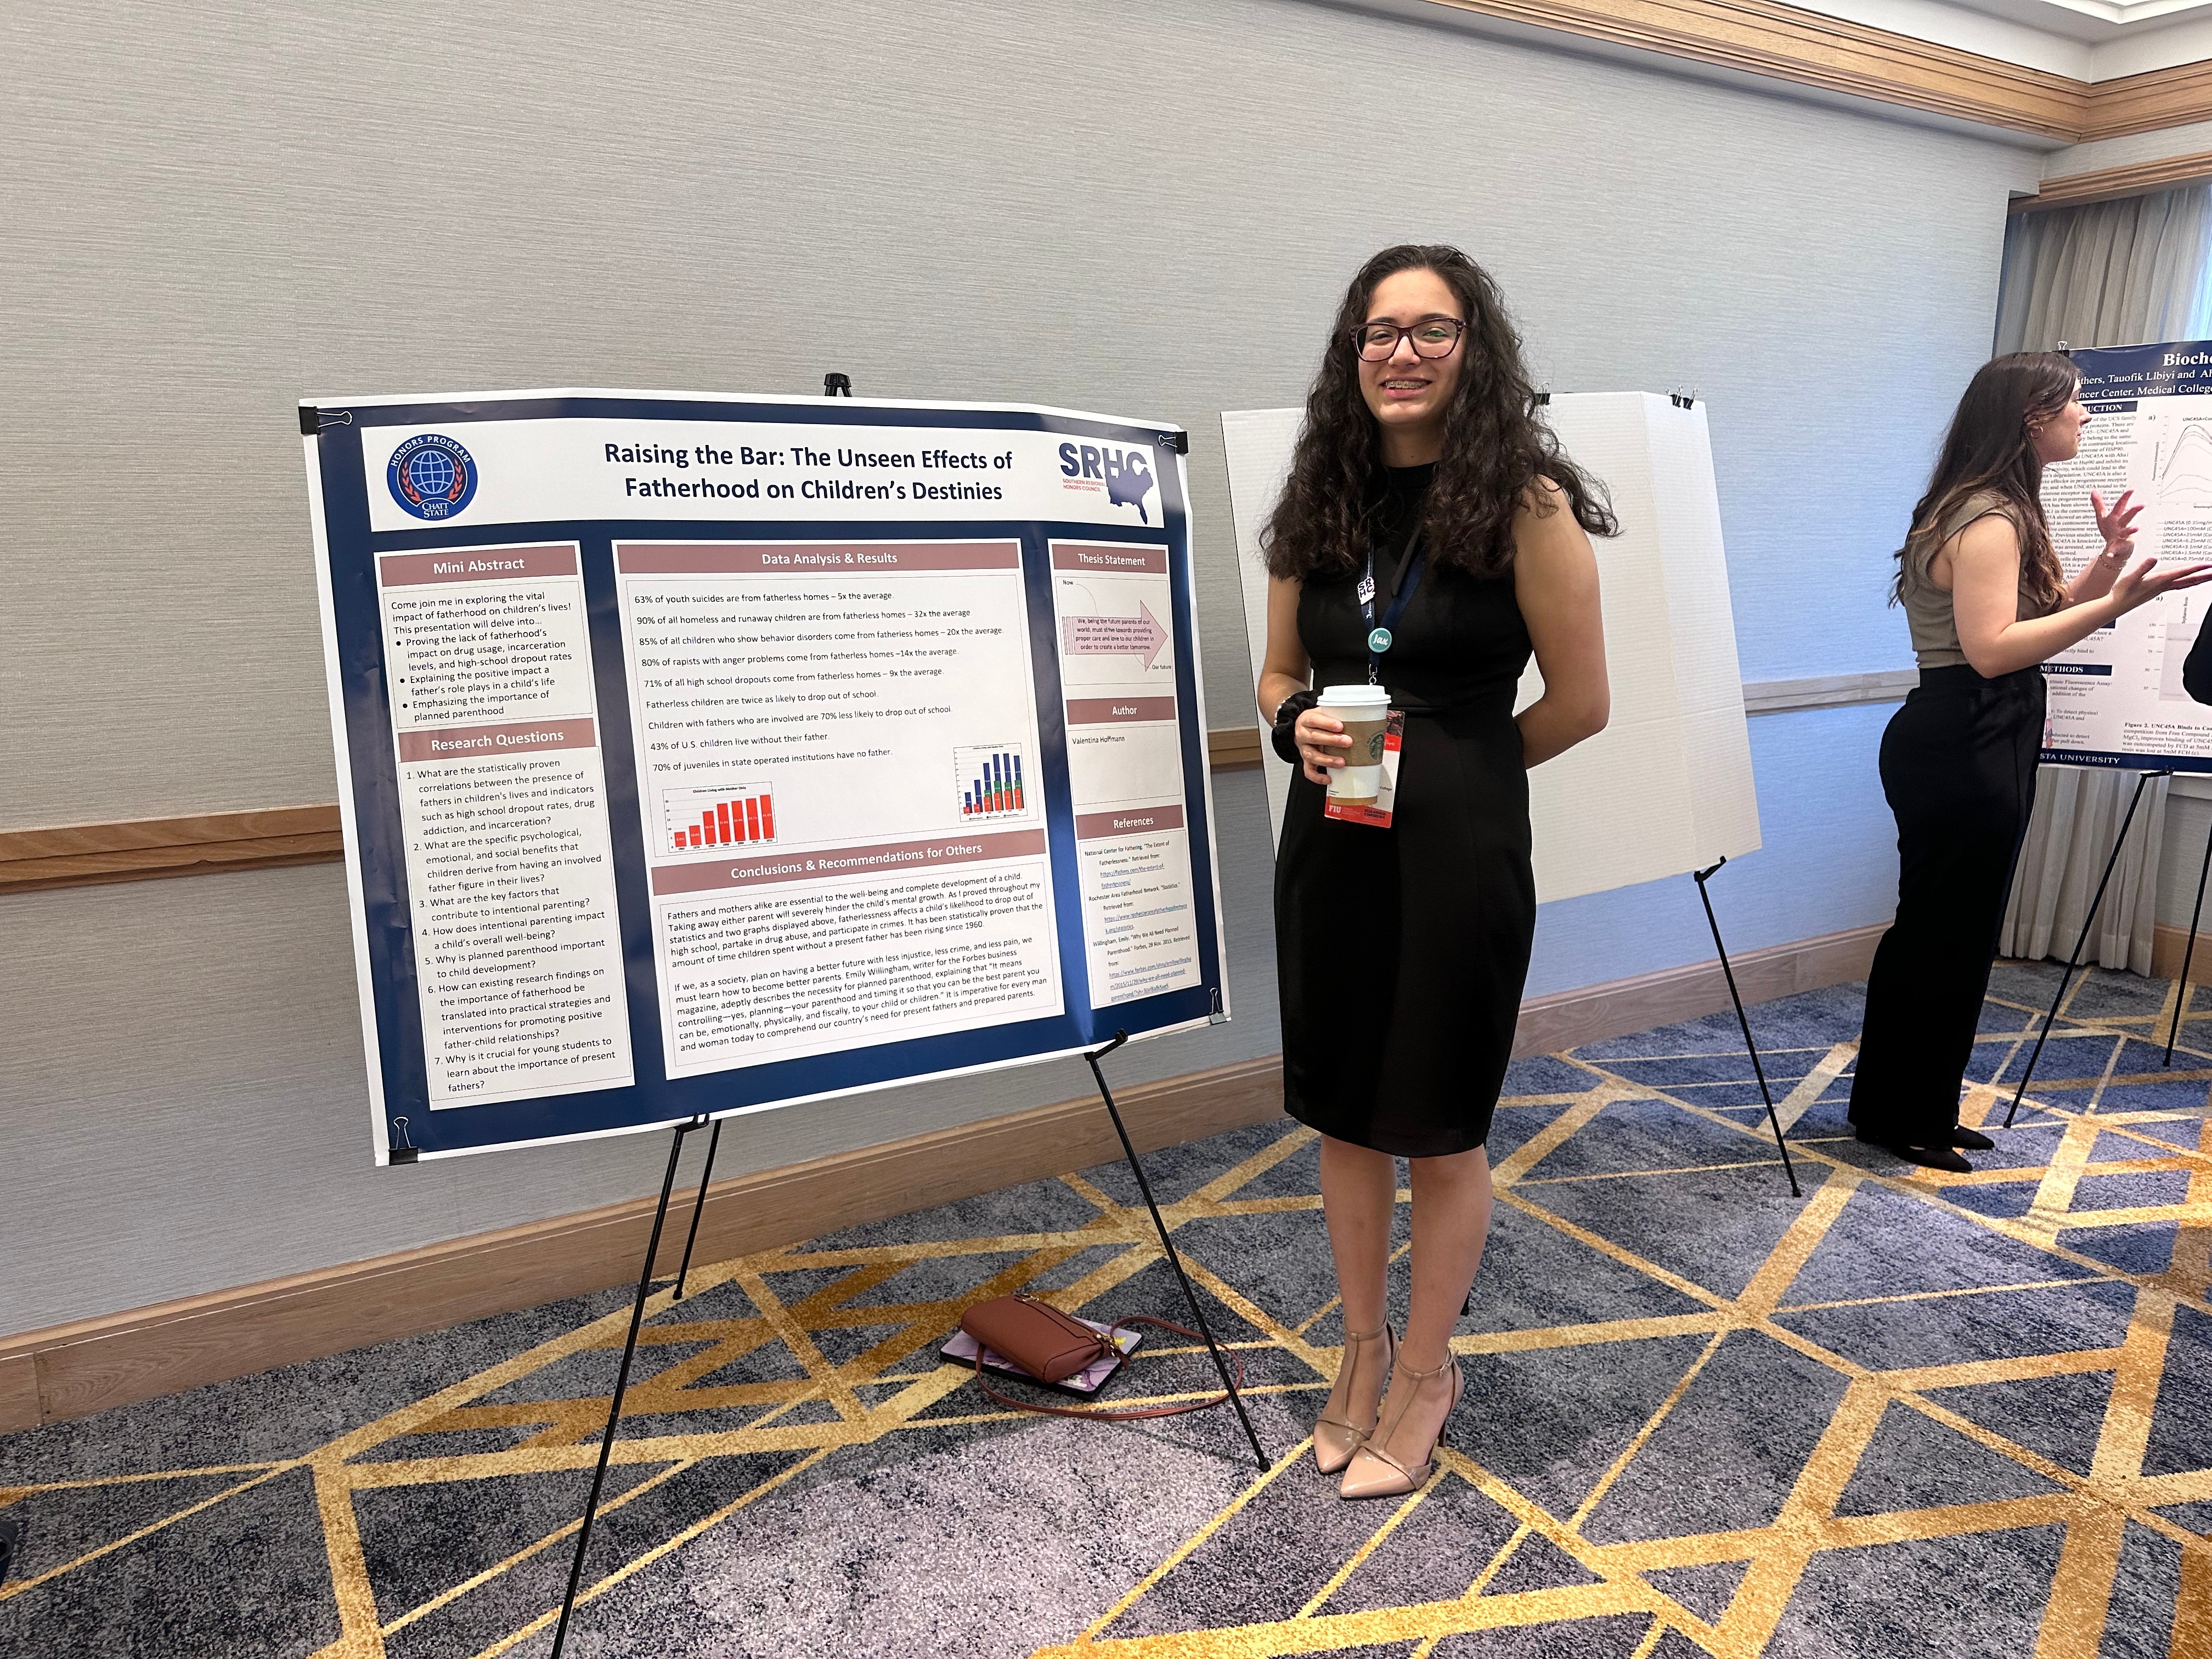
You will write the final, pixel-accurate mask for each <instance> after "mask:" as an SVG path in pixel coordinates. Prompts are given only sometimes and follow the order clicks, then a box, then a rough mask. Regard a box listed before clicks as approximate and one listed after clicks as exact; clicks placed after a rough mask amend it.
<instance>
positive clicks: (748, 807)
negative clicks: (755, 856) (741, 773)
mask: <svg viewBox="0 0 2212 1659" xmlns="http://www.w3.org/2000/svg"><path fill="white" fill-rule="evenodd" d="M660 810H661V815H662V819H663V834H664V835H665V836H666V837H667V839H666V840H665V841H664V842H662V843H661V845H662V846H663V848H665V849H666V850H668V851H670V852H676V853H687V852H690V851H691V850H692V849H693V848H704V847H747V846H750V845H751V844H752V843H753V842H771V841H774V840H775V795H774V793H772V792H771V791H770V790H769V787H767V786H766V785H765V784H763V785H758V786H752V785H743V786H736V787H729V788H724V789H671V790H669V791H668V792H667V793H665V794H663V795H662V796H661V798H660Z"/></svg>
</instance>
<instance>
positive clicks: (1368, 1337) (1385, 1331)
mask: <svg viewBox="0 0 2212 1659" xmlns="http://www.w3.org/2000/svg"><path fill="white" fill-rule="evenodd" d="M1389 1334H1390V1328H1389V1326H1388V1325H1383V1326H1379V1327H1377V1328H1376V1329H1374V1330H1371V1331H1346V1333H1345V1334H1344V1340H1346V1341H1347V1342H1372V1341H1374V1340H1376V1338H1377V1337H1383V1336H1388V1335H1389Z"/></svg>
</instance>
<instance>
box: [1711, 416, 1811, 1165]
mask: <svg viewBox="0 0 2212 1659" xmlns="http://www.w3.org/2000/svg"><path fill="white" fill-rule="evenodd" d="M1682 407H1683V408H1685V409H1687V408H1688V407H1689V405H1688V404H1683V405H1682ZM1727 862H1728V860H1726V859H1723V860H1721V864H1726V863H1727ZM1721 864H1712V865H1708V866H1705V868H1704V869H1702V870H1693V871H1692V872H1690V876H1691V879H1692V880H1693V881H1695V882H1696V883H1697V884H1698V897H1699V899H1700V900H1702V901H1703V902H1704V904H1705V926H1707V927H1710V928H1711V929H1712V930H1713V949H1714V950H1716V951H1719V952H1720V958H1721V973H1722V975H1723V976H1724V977H1725V978H1726V979H1727V981H1728V987H1729V1001H1731V1002H1733V1003H1735V1023H1736V1024H1738V1025H1741V1027H1743V1046H1744V1048H1745V1049H1746V1050H1747V1052H1748V1053H1749V1054H1750V1055H1751V1069H1752V1071H1753V1073H1754V1074H1756V1075H1757V1077H1758V1079H1759V1098H1760V1099H1762V1100H1764V1101H1765V1103H1766V1121H1768V1122H1769V1123H1771V1124H1772V1125H1773V1126H1774V1144H1775V1146H1776V1147H1777V1148H1778V1149H1779V1150H1780V1152H1781V1153H1782V1170H1783V1173H1784V1174H1785V1175H1787V1176H1789V1177H1790V1197H1792V1198H1802V1197H1804V1196H1805V1189H1804V1188H1802V1187H1800V1186H1799V1185H1798V1184H1797V1166H1796V1164H1793V1163H1791V1162H1790V1143H1789V1142H1788V1141H1787V1140H1785V1139H1783V1137H1782V1119H1781V1118H1780V1117H1779V1116H1778V1115H1777V1114H1776V1112H1775V1110H1774V1091H1772V1090H1771V1089H1770V1088H1768V1087H1767V1086H1766V1067H1765V1066H1762V1065H1760V1064H1759V1044H1758V1043H1756V1042H1753V1041H1752V1036H1751V1017H1750V1016H1749V1015H1747V1014H1746V1013H1745V1012H1744V1011H1743V994H1742V993H1741V992H1740V991H1738V990H1737V989H1736V988H1735V969H1733V968H1731V967H1729V959H1728V946H1726V945H1723V944H1722V943H1721V924H1720V919H1719V918H1718V917H1717V916H1716V915H1714V914H1713V896H1712V895H1711V893H1708V892H1707V891H1706V890H1705V884H1706V882H1708V881H1710V880H1711V879H1712V878H1713V876H1714V875H1715V873H1716V872H1718V871H1719V869H1720V867H1721Z"/></svg>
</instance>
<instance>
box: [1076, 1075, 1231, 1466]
mask: <svg viewBox="0 0 2212 1659" xmlns="http://www.w3.org/2000/svg"><path fill="white" fill-rule="evenodd" d="M1128 1040H1129V1034H1128V1033H1127V1031H1116V1032H1115V1033H1114V1040H1113V1041H1112V1042H1109V1043H1108V1044H1107V1045H1106V1046H1105V1047H1104V1048H1097V1049H1094V1050H1092V1051H1091V1053H1089V1054H1085V1055H1084V1059H1085V1060H1088V1061H1089V1062H1090V1063H1091V1076H1092V1077H1093V1078H1095V1079H1097V1083H1098V1095H1099V1098H1100V1099H1102V1100H1103V1101H1104V1102H1105V1103H1106V1115H1107V1116H1109V1117H1110V1118H1112V1119H1113V1120H1114V1133H1115V1134H1117V1135H1119V1136H1120V1137H1121V1153H1122V1156H1123V1157H1125V1158H1127V1159H1128V1160H1129V1173H1130V1174H1132V1175H1133V1176H1136V1177H1137V1190H1138V1191H1139V1192H1140V1193H1142V1194H1144V1195H1145V1207H1146V1209H1147V1210H1150V1211H1151V1212H1152V1226H1153V1228H1154V1229H1155V1230H1156V1231H1158V1233H1159V1236H1160V1249H1163V1250H1164V1251H1165V1252H1166V1253H1167V1258H1168V1265H1169V1266H1170V1267H1173V1268H1174V1269H1175V1275H1176V1279H1177V1280H1178V1281H1179V1282H1180V1283H1181V1284H1182V1298H1183V1301H1184V1302H1185V1303H1186V1304H1188V1306H1189V1308H1190V1316H1191V1318H1192V1319H1193V1320H1194V1322H1196V1323H1197V1326H1198V1331H1199V1334H1200V1335H1201V1336H1203V1337H1204V1338H1205V1339H1206V1352H1208V1353H1210V1354H1212V1356H1213V1368H1214V1370H1217V1371H1218V1372H1219V1373H1220V1374H1221V1386H1222V1388H1223V1389H1225V1390H1226V1391H1227V1393H1228V1395H1229V1403H1230V1404H1231V1405H1232V1406H1234V1407H1236V1408H1237V1421H1238V1422H1239V1423H1242V1424H1243V1425H1244V1437H1245V1438H1246V1439H1247V1440H1249V1441H1250V1442H1251V1443H1252V1455H1253V1456H1255V1457H1256V1458H1258V1459H1259V1460H1260V1468H1261V1470H1262V1472H1264V1471H1265V1470H1266V1469H1267V1468H1268V1463H1267V1452H1266V1451H1265V1450H1264V1449H1262V1448H1261V1444H1260V1437H1259V1435H1258V1434H1257V1433H1256V1432H1255V1431H1254V1429H1253V1427H1252V1419H1251V1418H1250V1417H1249V1416H1248V1415H1246V1414H1245V1411H1244V1396H1243V1395H1241V1394H1239V1393H1237V1383H1236V1379H1235V1378H1233V1377H1232V1376H1230V1374H1229V1362H1228V1360H1227V1359H1226V1358H1224V1357H1223V1356H1222V1352H1221V1345H1220V1344H1219V1343H1218V1342H1216V1341H1215V1340H1213V1328H1212V1326H1210V1325H1208V1324H1207V1323H1206V1310H1204V1309H1203V1308H1201V1307H1200V1306H1199V1305H1198V1292H1197V1291H1196V1290H1195V1289H1194V1288H1193V1286H1192V1285H1191V1282H1190V1275H1189V1274H1188V1273H1185V1272H1184V1271H1183V1269H1182V1256H1181V1255H1177V1254H1176V1247H1175V1240H1174V1239H1172V1238H1170V1237H1169V1236H1168V1224H1167V1223H1166V1222H1165V1221H1164V1220H1163V1219H1162V1218H1161V1216H1160V1206H1159V1205H1158V1203H1156V1202H1155V1201H1154V1200H1153V1198H1152V1182H1149V1181H1147V1180H1146V1179H1145V1166H1144V1165H1143V1164H1141V1163H1139V1161H1138V1158H1137V1148H1136V1146H1135V1145H1134V1144H1133V1142H1132V1141H1131V1140H1130V1139H1129V1131H1128V1129H1127V1127H1124V1126H1123V1124H1122V1122H1121V1109H1120V1108H1119V1107H1117V1106H1115V1104H1114V1091H1112V1090H1111V1089H1109V1088H1108V1087H1107V1086H1106V1073H1103V1072H1102V1071H1100V1070H1099V1069H1098V1062H1099V1060H1102V1059H1103V1058H1104V1057H1105V1056H1106V1055H1108V1054H1112V1053H1113V1052H1114V1051H1115V1049H1116V1048H1120V1047H1121V1045H1122V1044H1123V1043H1125V1042H1127V1041H1128Z"/></svg>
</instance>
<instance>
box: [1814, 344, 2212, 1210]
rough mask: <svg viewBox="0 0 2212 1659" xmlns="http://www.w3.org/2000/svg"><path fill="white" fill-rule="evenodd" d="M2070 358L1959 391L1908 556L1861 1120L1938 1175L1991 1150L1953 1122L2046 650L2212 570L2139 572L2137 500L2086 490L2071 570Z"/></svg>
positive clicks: (2008, 366)
mask: <svg viewBox="0 0 2212 1659" xmlns="http://www.w3.org/2000/svg"><path fill="white" fill-rule="evenodd" d="M2080 389H2081V377H2080V376H2079V375H2078V374H2075V369H2074V365H2073V364H2072V363H2070V362H2068V361H2067V360H2066V359H2065V358H2063V357H2061V356H2056V355H2054V354H2052V353H2050V352H2042V351H2034V352H2018V353H2015V354H2014V355H2013V356H2006V357H1999V358H1997V359H1996V361H1995V362H1990V363H1985V364H1984V365H1983V366H1982V368H1981V369H1980V370H1979V371H1978V372H1977V373H1976V374H1975V375H1974V378H1973V380H1972V383H1971V384H1969V385H1968V386H1967V387H1966V395H1965V396H1964V397H1963V398H1960V400H1959V410H1958V413H1957V414H1956V415H1954V416H1953V417H1952V421H1951V429H1950V432H1949V434H1948V435H1947V436H1946V437H1945V439H1944V441H1943V449H1942V454H1941V456H1940V457H1939V458H1938V459H1937V460H1936V475H1935V477H1934V479H1933V480H1932V481H1931V482H1930V483H1929V486H1928V493H1927V494H1926V495H1923V496H1922V497H1921V498H1920V504H1919V505H1918V506H1917V507H1915V508H1914V509H1913V512H1912V528H1911V533H1910V534H1909V535H1908V536H1907V537H1906V538H1905V545H1904V546H1903V547H1902V548H1901V549H1899V551H1898V555H1897V559H1898V573H1897V580H1896V582H1895V585H1894V586H1893V588H1892V590H1891V596H1892V599H1893V602H1895V603H1897V604H1899V605H1903V606H1904V607H1905V618H1906V620H1907V622H1908V623H1910V624H1911V630H1912V648H1913V651H1914V653H1915V654H1916V655H1917V657H1918V658H1919V661H1920V684H1919V685H1918V686H1917V688H1916V689H1915V690H1913V691H1912V693H1911V695H1910V696H1907V697H1906V698H1905V707H1904V708H1901V709H1899V711H1898V712H1897V714H1896V716H1895V717H1894V718H1893V719H1892V720H1891V721H1890V723H1889V729H1888V730H1887V731H1886V732H1883V734H1882V739H1881V787H1882V793H1883V794H1885V795H1886V796H1887V797H1888V799H1889V805H1890V810H1891V811H1893V812H1894V813H1895V814H1896V815H1897V850H1898V861H1899V871H1898V882H1897V920H1896V921H1894V922H1893V923H1892V924H1891V926H1890V929H1889V931H1888V932H1887V933H1885V934H1883V935H1882V939H1881V948H1880V949H1879V950H1878V951H1875V959H1874V971H1873V973H1872V974H1871V975H1869V978H1868V981H1867V1006H1866V1026H1865V1030H1863V1033H1862V1034H1861V1036H1860V1038H1859V1057H1858V1066H1857V1074H1856V1075H1855V1076H1854V1078H1853V1079H1852V1082H1851V1109H1850V1117H1851V1122H1852V1124H1853V1125H1854V1127H1856V1128H1857V1131H1858V1138H1859V1139H1861V1140H1864V1141H1870V1142H1872V1143H1874V1144H1875V1145H1876V1146H1882V1147H1885V1148H1887V1150H1889V1151H1891V1152H1895V1153H1896V1154H1897V1155H1898V1156H1899V1157H1900V1158H1906V1159H1908V1160H1910V1161H1911V1162H1912V1163H1914V1164H1925V1165H1927V1166H1929V1167H1930V1168H1933V1169H1938V1170H1960V1171H1964V1170H1970V1169H1972V1167H1973V1166H1972V1165H1971V1164H1968V1163H1967V1162H1966V1159H1965V1158H1961V1157H1960V1155H1959V1152H1958V1151H1957V1150H1956V1149H1957V1148H1960V1147H1966V1148H1968V1149H1970V1150H1973V1149H1984V1150H1985V1149H1987V1148H1988V1147H1990V1146H1993V1145H1994V1144H1995V1143H1994V1142H1992V1141H1991V1140H1990V1139H1989V1138H1988V1137H1987V1136H1986V1135H1984V1134H1982V1133H1978V1131H1976V1130H1973V1129H1969V1128H1962V1127H1960V1124H1959V1086H1960V1082H1961V1080H1962V1079H1964V1077H1965V1075H1966V1064H1967V1061H1968V1060H1970V1059H1971V1058H1972V1054H1973V1047H1974V1031H1975V1028H1976V1026H1977V1024H1978V1022H1979V1019H1980V1017H1981V1009H1982V994H1983V992H1984V990H1986V989H1987V988H1988V986H1989V978H1990V960H1991V958H1992V957H1994V956H1995V955H1996V939H1997V930H1998V928H1999V927H2001V926H2002V923H2003V921H2004V908H2005V896H2006V895H2007V894H2008V892H2009V891H2010V890H2011V888H2012V871H2013V862H2014V860H2015V859H2016V858H2017V857H2018V856H2019V853H2020V843H2021V836H2023V835H2025V834H2026V832H2027V815H2028V809H2029V808H2030V807H2031V806H2033V805H2034V802H2035V766H2036V757H2037V755H2038V753H2039V750H2041V747H2042V743H2043V670H2042V666H2041V665H2042V664H2043V662H2044V660H2045V659H2046V658H2049V657H2052V656H2055V655H2057V653H2059V652H2061V651H2063V650H2064V649H2065V648H2066V647H2068V646H2069V645H2073V644H2075V643H2076V642H2077V641H2081V640H2082V639H2085V638H2087V636H2088V635H2090V634H2092V633H2093V632H2095V631H2096V630H2097V629H2100V628H2106V627H2110V626H2111V625H2112V622H2113V620H2114V618H2116V617H2120V616H2122V615H2124V613H2126V612H2127V611H2132V610H2134V609H2135V608H2136V606H2137V605H2146V604H2148V603H2149V602H2150V601H2151V600H2153V599H2156V598H2158V597H2159V596H2160V594H2162V593H2166V592H2171V591H2172V590H2174V589H2176V588H2182V587H2194V586H2197V584H2198V583H2200V582H2203V581H2207V580H2212V565H2203V564H2192V565H2185V566H2181V567H2179V568H2172V569H2167V570H2159V569H2157V568H2156V566H2157V561H2156V560H2154V559H2145V560H2143V561H2142V562H2141V563H2139V564H2137V565H2136V567H2135V568H2133V569H2129V568H2127V567H2128V557H2129V555H2130V553H2131V552H2132V551H2133V550H2134V548H2135V532H2134V529H2133V525H2134V521H2135V517H2136V513H2140V512H2141V511H2142V508H2141V507H2130V505H2129V504H2128V497H2127V496H2126V495H2122V496H2121V497H2120V499H2119V500H2118V501H2115V502H2113V503H2112V506H2111V507H2109V508H2107V507H2106V505H2105V503H2104V501H2103V500H2102V499H2101V498H2100V497H2099V496H2097V495H2091V496H2090V498H2089V499H2090V502H2091V505H2092V507H2093V509H2094V511H2095V513H2096V518H2097V528H2098V529H2099V530H2100V532H2103V535H2104V539H2105V549H2104V551H2103V553H2102V554H2100V556H2097V557H2095V558H2093V559H2091V560H2090V561H2089V562H2088V563H2087V565H2086V566H2084V567H2083V568H2082V569H2081V573H2080V574H2077V575H2076V576H2075V578H2074V579H2073V580H2071V581H2069V580H2066V577H2065V574H2064V573H2063V571H2062V570H2061V569H2060V568H2059V564H2058V556H2057V552H2056V551H2054V550H2053V549H2052V547H2051V530H2050V526H2048V525H2047V524H2045V521H2044V516H2043V503H2042V498H2041V494H2040V492H2041V488H2042V483H2043V469H2044V468H2045V466H2046V465H2050V464H2051V463H2053V462H2057V461H2069V460H2071V459H2074V455H2075V451H2077V450H2078V449H2080V448H2081V428H2083V427H2084V426H2086V425H2087V424H2088V422H2089V413H2088V411H2087V410H2085V409H2083V408H2082V407H2081V400H2080V398H2079V397H2078V396H2077V395H2076V394H2077V393H2078V392H2079V391H2080Z"/></svg>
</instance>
